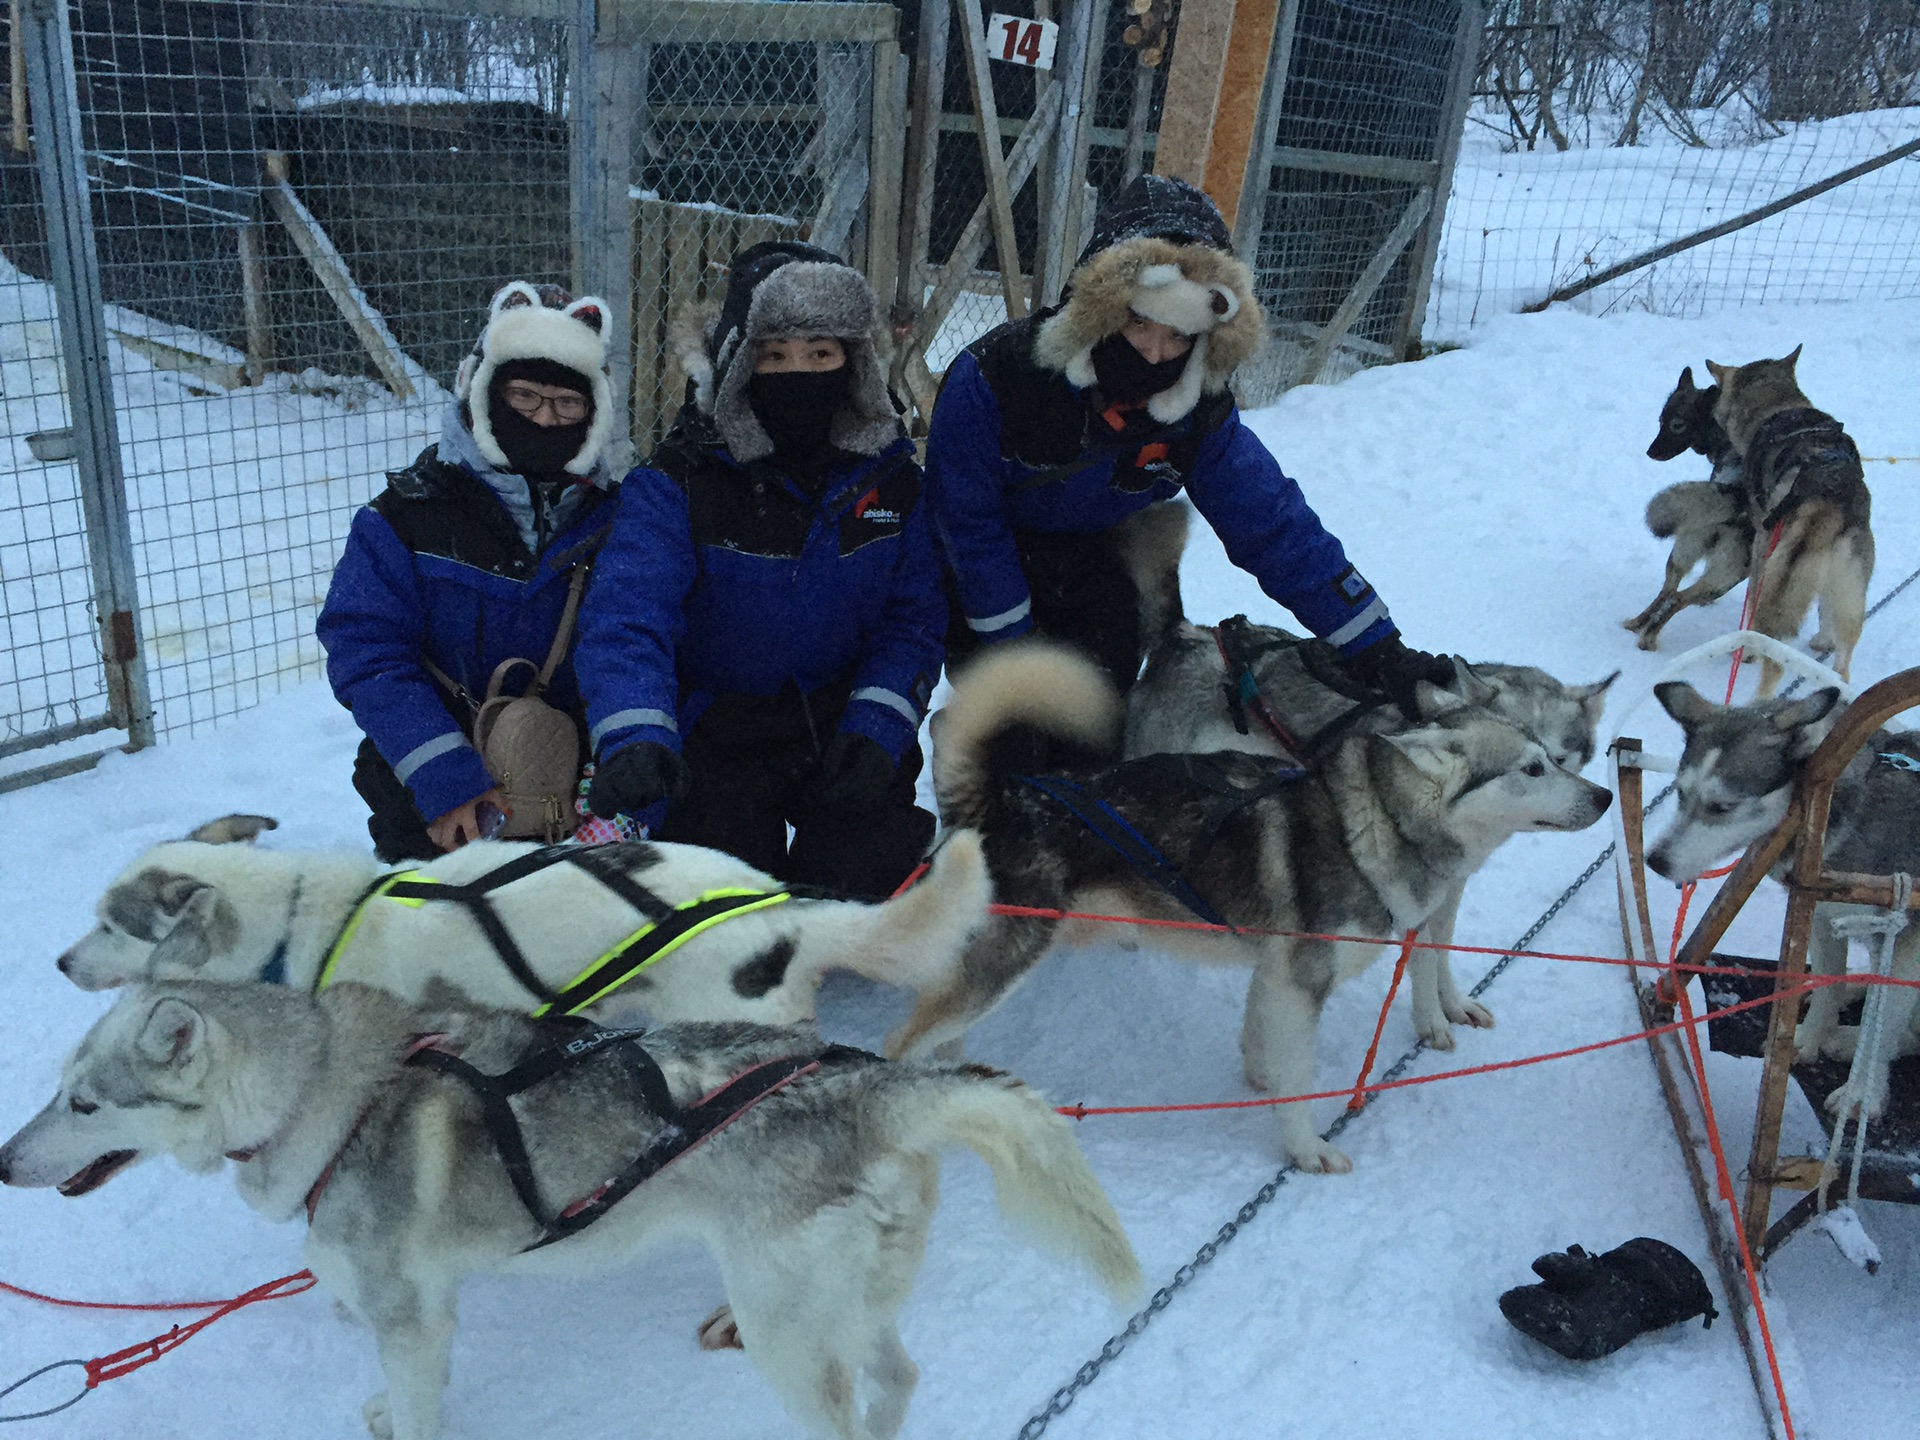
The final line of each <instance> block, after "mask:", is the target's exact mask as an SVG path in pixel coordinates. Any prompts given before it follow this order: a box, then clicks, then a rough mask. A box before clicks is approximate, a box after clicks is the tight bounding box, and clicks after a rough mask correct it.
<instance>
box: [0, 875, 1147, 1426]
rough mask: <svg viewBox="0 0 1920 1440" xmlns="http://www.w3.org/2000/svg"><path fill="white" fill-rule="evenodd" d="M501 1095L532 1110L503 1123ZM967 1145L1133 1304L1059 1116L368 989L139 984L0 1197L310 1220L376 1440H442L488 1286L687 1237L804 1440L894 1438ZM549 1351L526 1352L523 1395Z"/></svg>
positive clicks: (806, 1031) (782, 1047) (953, 1072)
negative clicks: (174, 1169) (368, 1362)
mask: <svg viewBox="0 0 1920 1440" xmlns="http://www.w3.org/2000/svg"><path fill="white" fill-rule="evenodd" d="M462 853H464V852H462ZM428 1057H433V1058H434V1059H435V1060H436V1063H434V1064H421V1063H418V1062H419V1061H421V1060H422V1059H425V1058H428ZM456 1057H457V1058H456ZM450 1066H457V1067H458V1068H459V1069H460V1070H462V1071H471V1073H472V1074H473V1075H478V1076H480V1077H482V1078H481V1079H480V1081H479V1082H478V1083H477V1084H476V1083H473V1082H472V1080H471V1078H470V1077H469V1078H466V1079H463V1078H462V1077H461V1075H458V1074H451V1073H449V1067H450ZM529 1073H533V1074H535V1075H536V1076H537V1077H538V1078H537V1079H536V1080H535V1082H534V1083H532V1084H530V1085H527V1084H521V1083H520V1082H519V1081H518V1080H510V1079H509V1077H514V1076H518V1077H522V1078H524V1077H525V1076H526V1075H527V1074H529ZM493 1077H500V1078H499V1080H498V1081H495V1080H494V1079H493ZM496 1088H504V1089H511V1090H513V1091H514V1092H515V1094H516V1096H517V1098H516V1099H515V1100H514V1102H513V1106H512V1109H513V1115H512V1117H511V1119H509V1120H507V1121H505V1122H502V1123H500V1124H496V1123H494V1122H493V1121H492V1120H490V1119H489V1116H488V1113H487V1112H488V1109H489V1105H488V1099H487V1097H488V1094H489V1093H490V1092H491V1091H493V1090H494V1089H496ZM729 1096H733V1097H736V1098H731V1099H729V1098H725V1097H729ZM503 1105H504V1102H503ZM509 1136H510V1137H511V1138H504V1137H509ZM950 1145H961V1146H965V1147H966V1148H968V1149H970V1150H972V1151H974V1152H975V1153H976V1154H978V1155H979V1156H980V1157H981V1158H982V1159H983V1160H985V1161H986V1163H987V1164H988V1166H989V1167H990V1168H991V1169H992V1171H993V1175H994V1180H995V1182H996V1187H997V1190H998V1193H999V1197H1000V1204H1001V1207H1002V1209H1003V1210H1004V1212H1005V1213H1006V1215H1007V1218H1008V1219H1009V1220H1010V1221H1012V1222H1013V1223H1014V1224H1015V1225H1017V1226H1018V1227H1019V1229H1020V1230H1021V1231H1022V1232H1024V1234H1025V1236H1026V1237H1027V1238H1029V1239H1031V1240H1032V1241H1034V1242H1035V1243H1037V1244H1039V1245H1042V1246H1044V1247H1045V1248H1047V1249H1048V1250H1050V1251H1053V1252H1055V1253H1057V1254H1059V1255H1061V1256H1062V1257H1063V1258H1067V1259H1071V1260H1073V1261H1076V1262H1078V1263H1079V1264H1080V1265H1082V1266H1084V1267H1085V1268H1086V1269H1087V1270H1089V1271H1091V1272H1092V1273H1093V1274H1094V1275H1095V1276H1096V1277H1097V1278H1098V1279H1099V1281H1100V1282H1101V1283H1102V1285H1103V1286H1104V1287H1105V1288H1106V1289H1107V1290H1108V1291H1109V1292H1111V1293H1112V1294H1113V1295H1114V1296H1115V1298H1117V1299H1119V1298H1127V1297H1129V1296H1131V1295H1132V1294H1134V1293H1135V1292H1136V1291H1137V1290H1138V1288H1139V1283H1140V1270H1139V1266H1138V1264H1137V1263H1136V1261H1135V1259H1134V1255H1133V1250H1132V1247H1131V1246H1130V1245H1129V1244H1128V1243H1127V1237H1126V1234H1125V1233H1124V1231H1122V1229H1121V1228H1120V1223H1119V1221H1118V1220H1117V1219H1116V1218H1115V1216H1114V1213H1113V1207H1112V1206H1111V1205H1110V1204H1109V1203H1108V1201H1107V1197H1106V1195H1105V1194H1104V1193H1103V1192H1102V1190H1101V1188H1100V1184H1099V1181H1098V1180H1096V1179H1095V1178H1094V1176H1093V1173H1092V1172H1091V1171H1090V1170H1089V1169H1088V1168H1087V1163H1086V1160H1085V1159H1084V1158H1083V1157H1082V1156H1081V1154H1080V1151H1079V1148H1078V1147H1077V1146H1076V1145H1075V1143H1074V1139H1073V1135H1072V1132H1071V1130H1070V1128H1069V1127H1068V1124H1067V1122H1066V1121H1065V1120H1064V1119H1062V1118H1061V1117H1060V1116H1058V1115H1056V1114H1054V1113H1053V1111H1052V1109H1051V1107H1049V1106H1048V1104H1047V1103H1046V1101H1045V1100H1043V1099H1041V1097H1040V1096H1038V1095H1036V1094H1034V1093H1033V1092H1032V1091H1030V1090H1028V1089H1027V1088H1026V1087H1025V1086H1024V1085H1022V1084H1021V1083H1020V1082H1019V1081H1018V1080H1016V1079H1014V1078H1013V1077H1012V1076H1009V1075H1003V1074H1000V1073H998V1072H997V1071H992V1070H987V1069H984V1068H982V1067H980V1066H977V1065H944V1064H916V1063H901V1064H889V1063H886V1062H883V1061H880V1060H878V1059H877V1058H875V1057H873V1056H868V1055H862V1054H860V1053H858V1052H848V1051H844V1050H839V1049H837V1048H836V1047H829V1046H823V1045H821V1043H820V1040H819V1037H818V1036H817V1035H815V1034H813V1033H812V1032H811V1030H810V1028H808V1027H795V1028H788V1029H772V1028H768V1027H765V1026H759V1025H738V1024H729V1025H713V1024H688V1025H669V1026H663V1027H661V1028H660V1029H658V1030H653V1031H649V1032H647V1033H646V1034H645V1035H643V1036H641V1035H636V1034H635V1033H633V1032H613V1033H611V1034H609V1033H607V1032H598V1031H595V1030H593V1029H591V1028H589V1027H581V1026H563V1025H561V1024H559V1023H558V1022H553V1021H535V1020H529V1019H527V1018H525V1017H523V1016H517V1015H512V1014H507V1013H504V1012H498V1011H496V1012H471V1011H463V1010H458V1009H455V1010H440V1009H438V1008H428V1009H424V1010H416V1009H410V1008H408V1007H406V1006H403V1005H402V1004H400V1003H399V1002H398V1001H396V1000H395V998H394V997H393V996H391V995H389V994H387V993H385V992H382V991H379V990H374V989H369V988H367V987H365V986H361V985H354V984H341V985H335V986H333V987H331V988H329V989H328V990H327V991H326V992H325V993H323V994H321V995H320V996H318V997H317V998H316V997H312V996H309V995H307V994H306V993H305V992H303V991H299V990H294V989H292V988H291V987H287V986H273V985H254V984H211V983H207V982H200V981H178V982H173V983H168V984H157V985H141V986H135V987H132V988H130V989H129V990H128V991H127V992H126V994H125V995H123V996H122V997H121V998H120V1000H119V1002H118V1003H117V1004H116V1005H115V1006H114V1007H113V1008H112V1009H111V1010H109V1011H108V1012H107V1014H106V1015H105V1016H104V1017H103V1018H102V1019H101V1020H100V1021H99V1023H98V1024H96V1025H95V1026H94V1027H93V1030H92V1031H91V1033H89V1034H88V1036H87V1037H86V1039H85V1040H84V1041H82V1042H81V1044H80V1046H79V1048H78V1049H77V1050H76V1051H75V1052H74V1054H73V1057H72V1058H71V1059H70V1060H69V1061H68V1062H67V1065H66V1069H65V1072H64V1073H63V1075H62V1077H61V1084H60V1090H59V1093H58V1094H57V1095H56V1096H55V1097H54V1099H53V1101H52V1102H51V1103H50V1104H49V1105H47V1107H46V1108H45V1109H43V1110H42V1111H41V1112H40V1114H39V1115H38V1116H36V1117H35V1118H34V1119H32V1120H30V1121H28V1122H27V1124H26V1125H25V1126H24V1127H23V1128H22V1129H21V1130H20V1132H19V1133H18V1134H16V1135H15V1136H14V1137H13V1138H12V1139H11V1140H8V1141H7V1142H6V1143H5V1145H3V1146H0V1181H4V1182H5V1183H7V1184H10V1185H19V1186H51V1187H57V1188H58V1189H59V1190H60V1191H61V1192H62V1193H63V1194H67V1195H80V1194H84V1193H86V1192H87V1191H89V1190H93V1189H95V1188H97V1187H99V1186H100V1185H103V1184H105V1183H106V1182H107V1181H108V1180H109V1179H111V1178H112V1177H113V1176H114V1175H116V1174H117V1173H119V1171H121V1170H122V1169H124V1168H126V1167H127V1166H129V1165H131V1164H133V1163H135V1162H136V1161H138V1160H140V1159H143V1158H145V1157H147V1156H149V1155H160V1154H171V1155H173V1156H174V1157H175V1158H176V1159H178V1160H179V1161H180V1162H181V1163H182V1164H183V1165H185V1166H186V1167H187V1168H189V1169H192V1170H199V1171H210V1170H215V1169H218V1168H220V1167H221V1165H222V1164H223V1163H224V1161H226V1160H233V1161H236V1162H238V1163H237V1165H236V1166H235V1174H236V1179H237V1181H238V1185H239V1189H240V1193H241V1196H242V1198H243V1199H245V1200H246V1202H247V1203H248V1204H249V1205H251V1206H252V1207H253V1208H254V1209H255V1210H256V1211H258V1212H259V1213H260V1214H261V1215H263V1216H264V1217H266V1218H267V1219H270V1220H296V1219H299V1218H301V1217H302V1216H303V1215H304V1217H305V1218H306V1219H307V1221H308V1231H307V1243H306V1261H307V1264H308V1265H309V1266H310V1267H311V1268H312V1270H313V1272H314V1274H315V1275H316V1276H318V1277H319V1279H320V1282H321V1283H322V1284H323V1285H325V1286H326V1287H327V1288H328V1289H329V1290H331V1291H332V1292H333V1293H334V1295H336V1296H337V1297H338V1298H339V1299H340V1300H341V1301H343V1302H344V1303H345V1304H346V1305H347V1306H348V1307H349V1308H350V1309H352V1310H353V1311H354V1312H355V1313H356V1314H358V1315H359V1316H360V1317H361V1318H363V1319H364V1320H365V1321H366V1322H367V1324H368V1325H369V1326H370V1327H371V1329H372V1330H373V1334H374V1338H375V1340H376V1341H377V1343H378V1345H379V1348H380V1368H381V1370H382V1372H383V1375H384V1378H385V1382H386V1383H385V1387H384V1389H383V1390H382V1392H381V1393H380V1394H377V1395H375V1396H374V1397H373V1398H372V1399H371V1400H369V1401H368V1402H367V1403H366V1406H365V1411H364V1413H365V1415H366V1420H367V1428H368V1429H369V1430H370V1431H372V1432H373V1434H374V1435H375V1436H376V1437H379V1440H434V1437H436V1436H438V1435H439V1434H440V1433H441V1427H440V1403H441V1395H442V1392H443V1391H444V1390H445V1389H446V1386H447V1380H448V1372H449V1368H450V1367H449V1362H450V1358H451V1351H452V1348H453V1336H454V1329H455V1324H456V1316H455V1302H456V1298H457V1296H458V1292H459V1289H460V1285H461V1282H462V1281H463V1280H464V1279H465V1278H466V1277H467V1276H468V1275H470V1274H476V1273H480V1272H484V1271H494V1270H510V1271H513V1272H516V1273H529V1272H531V1273H542V1274H553V1273H556V1272H558V1273H561V1274H569V1273H571V1274H578V1273H580V1272H581V1271H587V1272H591V1273H603V1272H606V1271H609V1270H611V1269H613V1268H614V1267H615V1266H617V1265H623V1264H626V1263H629V1262H630V1261H631V1260H632V1259H633V1258H634V1256H635V1255H636V1253H637V1252H640V1251H642V1250H644V1249H646V1248H648V1247H649V1246H650V1245H651V1244H654V1243H657V1242H659V1241H663V1240H676V1239H680V1240H683V1239H688V1238H692V1239H697V1240H699V1241H700V1242H702V1243H703V1244H705V1245H706V1246H707V1247H708V1249H710V1250H711V1251H712V1252H713V1254H714V1256H715V1258H716V1259H717V1260H718V1261H719V1266H720V1272H721V1275H722V1277H723V1278H724V1280H725V1283H726V1288H727V1298H728V1300H729V1301H730V1302H731V1303H732V1305H733V1309H734V1314H735V1316H736V1318H737V1322H738V1325H739V1330H740V1336H741V1339H742V1342H743V1344H744V1347H745V1349H746V1352H747V1357H748V1358H749V1359H750V1360H752V1361H753V1362H754V1364H755V1365H756V1366H757V1367H758V1368H759V1369H760V1371H761V1373H762V1374H763V1375H765V1377H766V1378H767V1380H768V1382H769V1383H770V1384H771V1386H772V1387H773V1388H774V1390H775V1391H776V1392H777V1393H778V1394H779V1396H780V1398H781V1399H782V1401H784V1402H785V1404H786V1406H787V1409H788V1410H789V1411H790V1412H791V1413H792V1415H793V1416H794V1418H795V1420H797V1421H799V1422H800V1423H801V1424H803V1425H805V1426H806V1427H807V1429H808V1430H809V1431H810V1433H812V1434H814V1435H818V1436H822V1437H834V1440H887V1437H891V1436H893V1435H895V1434H896V1433H897V1432H898V1431H899V1429H900V1426H901V1424H902V1422H903V1421H904V1419H905V1417H906V1409H907V1403H908V1401H909V1399H910V1398H911V1396H912V1394H913V1388H914V1382H915V1380H916V1378H917V1377H918V1373H919V1372H918V1370H917V1368H916V1367H915V1365H914V1362H913V1360H912V1358H911V1357H910V1356H909V1355H908V1354H907V1352H906V1350H905V1348H904V1347H903V1346H902V1345H901V1343H900V1336H899V1333H898V1331H897V1329H896V1317H897V1316H898V1314H899V1312H900V1309H901V1307H902V1306H903V1305H904V1304H905V1302H906V1299H907V1296H908V1295H909V1293H910V1292H911V1291H912V1288H913V1281H914V1276H915V1272H916V1271H918V1269H919V1267H920V1259H921V1255H922V1254H923V1252H924V1250H925V1247H926V1242H927V1230H928V1226H929V1223H930V1222H931V1220H932V1217H933V1207H934V1202H935V1197H936V1195H937V1194H938V1189H939V1158H938V1157H939V1152H940V1151H941V1150H942V1149H944V1148H946V1147H947V1146H950ZM516 1161H517V1163H516ZM636 1176H638V1177H639V1178H638V1179H635V1178H634V1177H636ZM609 1177H613V1179H612V1180H610V1179H609ZM628 1181H632V1182H633V1183H631V1184H628V1183H627V1182H628ZM596 1206H597V1207H599V1208H598V1209H597V1210H596V1209H595V1207H596ZM583 1219H590V1220H591V1223H581V1222H582V1220H583ZM549 1241H550V1242H551V1243H547V1242H549ZM639 1293H640V1294H642V1295H645V1294H646V1293H647V1292H645V1291H641V1292H639ZM642 1303H643V1304H644V1303H645V1302H644V1301H643V1302H642ZM655 1303H658V1301H657V1300H656V1302H655ZM600 1321H601V1322H604V1323H607V1324H615V1325H617V1324H618V1323H619V1317H617V1316H613V1315H607V1316H602V1317H600ZM541 1343H542V1337H541V1336H539V1335H537V1334H535V1335H530V1336H529V1337H528V1348H529V1349H530V1350H531V1351H532V1352H534V1353H533V1354H532V1355H530V1356H529V1357H527V1364H528V1367H529V1378H530V1379H531V1378H532V1377H533V1375H534V1374H535V1373H537V1372H536V1371H535V1370H534V1369H533V1367H534V1365H536V1364H537V1363H538V1362H537V1358H536V1357H537V1353H538V1351H539V1348H540V1345H541ZM715 1379H716V1382H717V1383H729V1382H725V1381H721V1380H720V1378H719V1376H718V1375H717V1374H716V1376H715ZM342 1383H344V1384H352V1383H353V1382H352V1381H351V1380H350V1379H349V1380H347V1381H344V1382H342ZM457 1383H459V1382H458V1377H456V1384H457ZM594 1406H595V1400H594V1397H593V1396H592V1395H585V1396H582V1397H579V1400H578V1402H577V1404H576V1407H575V1408H576V1410H577V1412H578V1413H577V1414H576V1415H575V1416H574V1417H573V1418H574V1419H575V1420H576V1421H577V1422H579V1425H580V1428H581V1429H582V1433H589V1432H590V1433H600V1432H601V1431H603V1430H606V1431H609V1432H610V1431H611V1430H613V1429H626V1430H633V1429H634V1425H633V1417H632V1416H631V1415H618V1416H616V1415H613V1414H604V1415H602V1416H600V1417H598V1418H597V1419H596V1418H595V1417H594V1416H593V1415H592V1414H591V1412H592V1410H593V1409H594ZM201 1428H203V1429H204V1428H206V1427H201ZM648 1428H649V1427H647V1426H645V1425H642V1426H640V1427H639V1433H646V1432H647V1431H648ZM209 1433H211V1432H209ZM231 1433H238V1432H231Z"/></svg>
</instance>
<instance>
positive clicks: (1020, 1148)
mask: <svg viewBox="0 0 1920 1440" xmlns="http://www.w3.org/2000/svg"><path fill="white" fill-rule="evenodd" d="M929 1080H930V1082H931V1083H930V1084H928V1085H921V1086H916V1087H915V1088H914V1092H913V1095H912V1097H911V1099H910V1101H909V1106H908V1108H907V1109H906V1111H905V1112H904V1115H905V1119H904V1123H903V1125H902V1127H901V1133H900V1136H899V1139H900V1143H901V1144H902V1145H903V1146H904V1147H905V1148H906V1149H907V1150H909V1151H912V1152H915V1153H919V1154H931V1153H932V1152H934V1151H936V1150H938V1149H939V1148H940V1147H941V1146H943V1145H964V1146H966V1147H967V1149H969V1150H971V1151H973V1153H974V1154H976V1155H978V1156H979V1157H980V1158H981V1159H982V1160H984V1161H986V1162H987V1167H988V1168H989V1169H990V1170H992V1171H993V1184H994V1191H995V1193H996V1194H997V1195H998V1197H999V1200H1000V1213H1001V1214H1002V1215H1004V1216H1005V1217H1006V1218H1007V1220H1008V1222H1009V1223H1010V1224H1012V1225H1013V1226H1014V1227H1015V1228H1017V1229H1018V1230H1019V1231H1020V1232H1021V1233H1022V1234H1023V1235H1025V1236H1026V1237H1027V1238H1028V1239H1029V1240H1031V1241H1032V1242H1033V1243H1034V1244H1035V1245H1037V1246H1039V1247H1040V1248H1041V1249H1043V1250H1046V1251H1047V1252H1048V1253H1050V1254H1053V1255H1058V1256H1060V1257H1062V1258H1063V1259H1068V1260H1077V1261H1080V1262H1082V1263H1083V1264H1085V1265H1086V1266H1087V1267H1088V1268H1089V1269H1091V1270H1092V1271H1093V1273H1094V1274H1095V1275H1096V1276H1098V1277H1099V1280H1100V1283H1101V1284H1102V1285H1103V1286H1105V1287H1106V1290H1107V1293H1108V1294H1110V1295H1111V1296H1113V1298H1114V1299H1115V1300H1116V1301H1118V1302H1120V1303H1123V1304H1124V1303H1126V1302H1128V1301H1130V1300H1132V1299H1134V1298H1135V1297H1137V1296H1138V1294H1139V1292H1140V1286H1141V1280H1140V1262H1139V1261H1138V1260H1137V1259H1135V1258H1134V1253H1133V1245H1132V1243H1131V1242H1129V1241H1128V1239H1127V1233H1126V1231H1125V1230H1123V1229H1121V1227H1120V1218H1119V1217H1118V1216H1117V1215H1115V1214H1114V1213H1113V1205H1112V1203H1111V1202H1110V1201H1109V1200H1108V1199H1107V1195H1106V1191H1104V1190H1102V1189H1101V1188H1100V1182H1099V1181H1098V1180H1097V1179H1095V1178H1094V1174H1093V1171H1092V1170H1091V1169H1090V1168H1089V1167H1088V1165H1087V1160H1086V1157H1085V1156H1084V1155H1082V1154H1081V1153H1080V1146H1079V1145H1078V1144H1077V1143H1076V1142H1075V1140H1074V1138H1073V1132H1072V1129H1071V1128H1070V1127H1069V1126H1068V1124H1067V1122H1066V1121H1065V1120H1064V1119H1062V1118H1061V1117H1060V1116H1059V1115H1057V1114H1055V1113H1054V1110H1053V1107H1052V1106H1050V1105H1048V1104H1047V1102H1046V1101H1045V1100H1043V1099H1042V1098H1041V1097H1040V1096H1039V1095H1037V1094H1035V1093H1034V1092H1033V1091H1031V1090H1029V1089H1028V1088H1027V1087H1026V1086H1025V1085H1023V1084H1021V1083H1020V1081H1018V1080H1016V1079H1014V1078H1013V1077H1012V1076H1011V1075H1002V1074H1000V1073H999V1072H998V1071H995V1070H988V1069H986V1068H984V1067H982V1066H976V1065H969V1066H966V1067H964V1068H962V1069H941V1070H936V1071H934V1072H933V1073H932V1075H931V1076H929Z"/></svg>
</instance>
